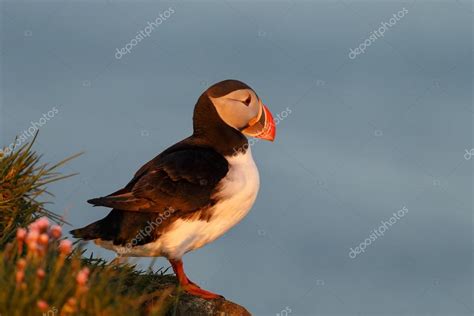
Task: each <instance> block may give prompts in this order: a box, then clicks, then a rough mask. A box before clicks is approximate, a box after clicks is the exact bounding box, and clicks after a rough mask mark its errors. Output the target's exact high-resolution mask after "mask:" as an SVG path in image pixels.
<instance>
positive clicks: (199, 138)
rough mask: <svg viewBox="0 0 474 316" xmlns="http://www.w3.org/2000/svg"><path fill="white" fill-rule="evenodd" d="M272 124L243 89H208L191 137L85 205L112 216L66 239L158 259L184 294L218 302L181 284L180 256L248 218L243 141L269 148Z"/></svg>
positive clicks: (250, 173)
mask: <svg viewBox="0 0 474 316" xmlns="http://www.w3.org/2000/svg"><path fill="white" fill-rule="evenodd" d="M275 125H276V124H275V121H274V120H273V116H272V113H271V112H270V110H269V109H268V107H267V106H265V105H264V103H263V102H262V100H261V99H260V98H259V97H258V95H257V93H256V92H255V91H254V90H253V89H252V88H250V87H249V86H248V85H247V84H245V83H243V82H241V81H238V80H224V81H221V82H218V83H215V84H214V85H212V86H210V87H209V88H208V89H207V90H205V91H204V92H203V93H202V95H201V96H200V97H199V98H198V100H197V102H196V105H195V106H194V113H193V133H192V135H191V136H189V137H187V138H185V139H183V140H182V141H180V142H178V143H176V144H175V145H173V146H171V147H169V148H167V149H166V150H164V151H163V152H162V153H160V154H159V155H157V156H156V157H155V158H153V159H152V160H150V161H149V162H148V163H146V164H145V165H143V166H142V167H141V168H140V169H139V170H138V171H137V172H136V173H135V175H134V176H133V178H132V179H131V181H130V182H129V183H128V184H127V185H125V187H123V188H122V189H120V190H118V191H116V192H114V193H112V194H109V195H107V196H103V197H99V198H94V199H91V200H88V201H87V202H88V203H90V204H92V205H93V206H101V207H107V208H111V209H112V210H111V211H110V213H108V215H107V216H106V217H104V218H103V219H101V220H99V221H96V222H94V223H91V224H89V225H87V226H85V227H83V228H79V229H75V230H72V231H71V232H70V233H71V234H72V236H73V237H75V238H79V239H82V240H91V241H93V242H95V243H96V244H97V245H98V246H100V247H103V248H105V249H108V250H112V251H115V252H116V253H117V256H118V257H165V258H166V259H167V260H168V261H169V262H170V264H171V267H172V269H173V271H174V273H175V274H176V277H177V280H178V283H179V286H180V287H181V288H182V289H183V290H184V291H185V292H187V293H189V294H191V295H195V296H199V297H202V298H204V299H216V298H222V297H223V296H221V295H218V294H215V293H213V292H210V291H207V290H204V289H202V288H201V287H199V286H198V285H197V284H196V283H194V282H192V281H191V280H190V279H189V278H188V277H187V275H186V273H185V272H184V267H183V261H182V257H183V255H184V254H186V253H188V252H190V251H192V250H195V249H198V248H200V247H203V246H204V245H206V244H209V243H211V242H212V241H214V240H216V239H217V238H219V237H220V236H222V235H223V234H224V233H226V232H227V231H228V230H229V229H230V228H232V227H233V226H234V225H236V224H237V223H238V222H240V221H241V220H242V219H243V218H244V217H245V216H246V215H247V213H248V212H249V211H250V209H251V208H252V206H253V204H254V202H255V199H256V197H257V193H258V190H259V187H260V178H259V173H258V169H257V166H256V164H255V162H254V160H253V158H252V152H251V146H249V142H248V139H247V137H255V138H260V139H264V140H268V141H274V139H275V133H276V126H275Z"/></svg>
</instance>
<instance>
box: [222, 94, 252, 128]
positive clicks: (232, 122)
mask: <svg viewBox="0 0 474 316" xmlns="http://www.w3.org/2000/svg"><path fill="white" fill-rule="evenodd" d="M216 101H218V102H214V106H215V108H216V110H217V113H218V114H219V116H220V118H221V119H222V120H223V121H224V122H225V123H226V124H227V125H229V126H232V127H233V128H235V129H242V128H244V127H245V126H247V124H248V122H249V121H250V119H251V118H252V117H253V116H255V115H252V113H253V112H254V111H252V110H251V109H250V107H247V106H246V105H244V104H243V103H242V102H239V101H235V100H227V102H222V101H221V100H216Z"/></svg>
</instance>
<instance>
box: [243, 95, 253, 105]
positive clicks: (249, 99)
mask: <svg viewBox="0 0 474 316" xmlns="http://www.w3.org/2000/svg"><path fill="white" fill-rule="evenodd" d="M250 101H252V97H251V96H250V95H249V96H248V97H247V99H245V101H244V104H245V105H246V106H249V105H250Z"/></svg>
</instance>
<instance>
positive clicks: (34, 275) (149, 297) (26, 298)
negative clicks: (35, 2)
mask: <svg viewBox="0 0 474 316" xmlns="http://www.w3.org/2000/svg"><path fill="white" fill-rule="evenodd" d="M74 157H75V156H73V157H71V158H68V159H66V160H64V161H62V162H60V163H58V164H55V165H52V166H49V165H48V164H41V163H40V158H41V157H40V156H39V155H37V154H36V153H35V152H34V151H32V149H31V144H30V145H25V146H23V147H21V148H19V149H18V150H16V151H14V152H13V153H12V154H11V155H9V156H0V289H1V291H0V315H9V316H10V315H42V313H43V315H55V316H56V315H104V316H106V315H165V314H167V313H168V311H169V310H172V309H173V305H175V306H176V303H177V299H176V296H174V298H173V296H171V295H170V294H171V292H174V289H175V287H174V285H173V280H172V279H171V281H170V278H169V276H163V273H162V272H163V271H162V270H159V271H158V272H155V273H153V272H152V271H147V272H146V273H145V272H143V271H137V270H136V269H135V267H134V266H130V265H127V264H110V263H107V262H105V261H104V260H101V259H94V258H92V257H91V258H89V259H84V258H83V257H82V255H83V253H84V251H83V249H81V247H80V246H79V247H76V248H75V249H73V246H72V243H71V242H70V241H69V240H67V239H65V238H64V237H62V228H61V225H63V224H64V221H63V219H62V218H61V217H60V216H58V215H57V214H55V213H53V212H51V211H48V210H47V209H46V208H45V205H46V203H45V202H42V201H39V200H38V198H39V197H40V196H41V197H42V196H43V195H45V194H46V195H51V194H50V193H48V192H47V190H46V185H47V184H49V183H51V182H53V181H58V180H61V179H64V178H66V177H68V176H62V175H61V174H60V173H58V172H57V169H58V167H60V166H62V165H63V164H64V163H66V162H67V161H69V160H70V159H72V158H74ZM163 278H165V279H166V280H168V281H169V282H168V285H169V286H166V287H163V286H162V285H163V284H162V283H163V282H162V280H163Z"/></svg>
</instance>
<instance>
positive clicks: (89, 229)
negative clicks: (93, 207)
mask: <svg viewBox="0 0 474 316" xmlns="http://www.w3.org/2000/svg"><path fill="white" fill-rule="evenodd" d="M101 221H102V220H100V221H97V222H94V223H92V224H89V225H87V226H85V227H82V228H78V229H74V230H71V231H70V232H69V233H71V235H72V236H73V237H74V238H81V239H84V240H91V239H97V238H100V237H101V232H100V231H101V230H100V226H101V225H100V223H101Z"/></svg>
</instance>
